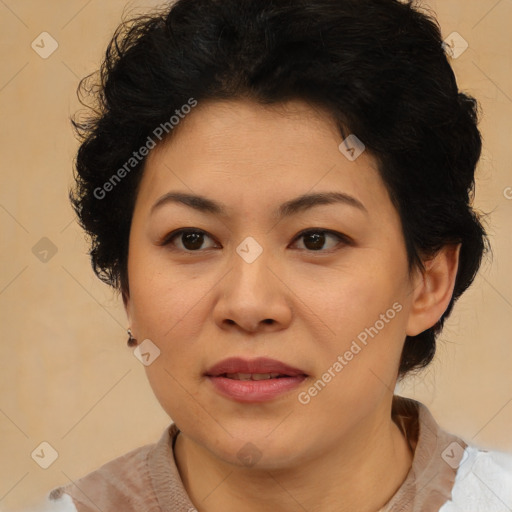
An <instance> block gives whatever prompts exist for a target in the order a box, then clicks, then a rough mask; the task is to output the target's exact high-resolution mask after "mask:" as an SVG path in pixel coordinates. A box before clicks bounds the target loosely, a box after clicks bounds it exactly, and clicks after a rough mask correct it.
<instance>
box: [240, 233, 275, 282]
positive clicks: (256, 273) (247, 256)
mask: <svg viewBox="0 0 512 512" xmlns="http://www.w3.org/2000/svg"><path fill="white" fill-rule="evenodd" d="M259 238H260V240H261V239H262V237H261V236H260V237H259ZM235 253H236V254H235V255H234V257H233V265H234V268H233V271H234V276H233V277H234V282H235V284H238V285H242V286H243V287H244V288H245V287H246V286H248V287H249V290H246V291H252V292H254V291H255V290H254V289H255V288H258V289H261V288H266V287H267V285H268V284H269V283H268V279H265V274H266V273H268V272H269V270H268V268H267V266H268V264H269V251H268V249H264V248H263V242H262V243H261V244H260V243H259V242H258V241H257V240H256V239H255V238H254V237H252V236H248V237H246V238H244V240H242V242H240V244H239V245H238V246H237V247H236V250H235ZM262 285H264V286H262Z"/></svg>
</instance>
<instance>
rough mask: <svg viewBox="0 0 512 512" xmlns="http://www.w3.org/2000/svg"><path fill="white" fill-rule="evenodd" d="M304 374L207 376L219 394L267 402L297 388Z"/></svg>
mask: <svg viewBox="0 0 512 512" xmlns="http://www.w3.org/2000/svg"><path fill="white" fill-rule="evenodd" d="M305 378H306V376H305V375H297V376H295V377H281V378H279V379H265V380H235V379H228V378H227V377H212V376H208V379H209V381H210V382H211V383H212V384H213V386H214V388H215V389H216V390H217V391H218V392H219V393H220V394H221V395H224V396H226V397H228V398H231V399H232V400H236V401H237V402H253V403H254V402H268V401H269V400H273V399H274V398H277V397H278V396H280V395H283V394H284V393H287V392H288V391H291V390H293V389H295V388H297V387H298V386H299V385H300V384H301V383H302V382H303V381H304V380H305Z"/></svg>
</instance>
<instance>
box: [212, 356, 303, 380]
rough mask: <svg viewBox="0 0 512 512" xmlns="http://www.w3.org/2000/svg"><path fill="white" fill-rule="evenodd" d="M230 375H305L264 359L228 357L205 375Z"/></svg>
mask: <svg viewBox="0 0 512 512" xmlns="http://www.w3.org/2000/svg"><path fill="white" fill-rule="evenodd" d="M232 373H250V374H253V373H279V374H281V375H288V376H290V377H295V376H297V375H306V372H304V371H303V370H300V369H298V368H294V367H293V366H289V365H287V364H285V363H282V362H281V361H277V360H275V359H268V358H266V357H259V358H256V359H243V358H241V357H230V358H228V359H223V360H222V361H220V362H218V363H217V364H215V365H213V366H212V367H211V368H210V369H209V370H207V371H206V375H207V376H209V377H218V376H220V375H224V374H232Z"/></svg>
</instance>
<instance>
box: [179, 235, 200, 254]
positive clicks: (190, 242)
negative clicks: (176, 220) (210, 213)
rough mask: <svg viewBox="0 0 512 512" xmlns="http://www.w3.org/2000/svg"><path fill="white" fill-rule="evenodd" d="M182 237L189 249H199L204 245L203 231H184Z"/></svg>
mask: <svg viewBox="0 0 512 512" xmlns="http://www.w3.org/2000/svg"><path fill="white" fill-rule="evenodd" d="M182 236H183V238H182V241H183V246H184V247H185V248H186V249H189V250H192V251H193V250H195V249H199V248H200V247H201V245H203V234H202V233H184V234H183V235H182Z"/></svg>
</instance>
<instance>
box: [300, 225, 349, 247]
mask: <svg viewBox="0 0 512 512" xmlns="http://www.w3.org/2000/svg"><path fill="white" fill-rule="evenodd" d="M329 237H330V238H334V239H337V243H335V244H334V245H331V246H330V247H328V248H327V250H329V249H334V248H335V247H336V246H337V245H339V244H340V242H341V243H348V242H349V240H348V237H346V236H345V235H342V234H341V233H337V232H335V231H326V230H319V229H311V230H309V231H303V232H302V233H300V234H299V235H298V236H297V237H296V238H295V240H300V239H301V238H303V239H304V241H303V245H304V246H305V248H306V250H309V251H320V250H322V249H325V247H324V244H325V242H326V240H327V239H328V238H329Z"/></svg>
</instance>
